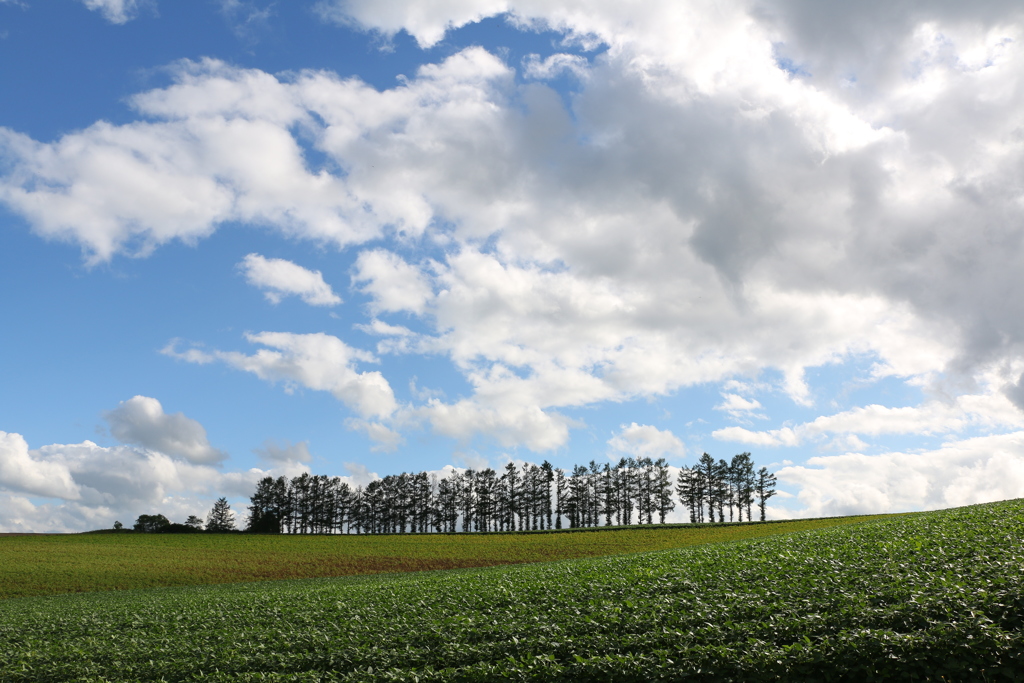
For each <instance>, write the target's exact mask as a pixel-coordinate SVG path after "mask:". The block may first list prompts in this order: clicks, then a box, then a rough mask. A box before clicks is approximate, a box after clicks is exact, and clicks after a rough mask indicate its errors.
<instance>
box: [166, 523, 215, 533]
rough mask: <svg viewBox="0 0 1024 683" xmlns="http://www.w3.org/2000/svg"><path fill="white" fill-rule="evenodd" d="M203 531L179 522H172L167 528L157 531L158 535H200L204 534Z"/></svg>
mask: <svg viewBox="0 0 1024 683" xmlns="http://www.w3.org/2000/svg"><path fill="white" fill-rule="evenodd" d="M202 531H203V530H202V529H197V528H196V527H194V526H191V525H188V524H178V523H177V522H171V523H170V524H168V525H167V526H163V527H160V528H159V529H157V530H156V532H157V533H158V534H198V533H202Z"/></svg>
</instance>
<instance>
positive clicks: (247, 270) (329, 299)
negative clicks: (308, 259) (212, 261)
mask: <svg viewBox="0 0 1024 683" xmlns="http://www.w3.org/2000/svg"><path fill="white" fill-rule="evenodd" d="M238 268H239V270H241V271H242V273H243V274H244V275H245V279H246V281H247V282H248V283H249V284H250V285H252V286H254V287H258V288H260V289H262V290H264V291H263V296H265V297H266V298H267V301H269V302H271V303H273V304H278V303H281V299H282V298H284V297H286V296H289V295H296V296H298V297H301V299H302V300H303V301H305V302H306V303H307V304H309V305H310V306H337V305H338V304H340V303H341V297H340V296H338V295H337V294H335V293H334V290H332V289H331V286H330V285H328V284H327V283H326V282H324V276H323V273H321V272H320V271H319V270H307V269H306V268H303V267H302V266H300V265H298V264H295V263H292V262H291V261H286V260H285V259H279V258H271V259H268V258H266V257H264V256H261V255H259V254H248V255H246V257H245V258H244V259H242V261H241V263H239V264H238Z"/></svg>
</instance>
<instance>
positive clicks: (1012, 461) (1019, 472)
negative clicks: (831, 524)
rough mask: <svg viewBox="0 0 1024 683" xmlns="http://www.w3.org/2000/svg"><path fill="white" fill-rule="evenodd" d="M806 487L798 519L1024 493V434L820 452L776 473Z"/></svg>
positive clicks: (934, 506) (955, 503)
mask: <svg viewBox="0 0 1024 683" xmlns="http://www.w3.org/2000/svg"><path fill="white" fill-rule="evenodd" d="M777 475H778V477H779V480H780V481H781V482H783V483H784V484H788V485H790V486H795V487H798V488H799V493H798V494H797V498H798V500H799V502H800V503H802V504H803V506H804V507H803V509H801V510H799V511H797V512H796V513H795V514H797V515H798V516H813V517H819V516H827V515H852V514H864V513H878V512H903V511H908V510H923V509H937V508H945V507H956V506H960V505H973V504H976V503H987V502H991V501H996V500H1006V499H1010V498H1019V497H1021V496H1024V432H1011V433H1008V434H1000V435H993V436H982V437H975V438H971V439H965V440H961V441H951V442H949V443H946V444H944V445H943V446H942V447H941V448H938V449H935V450H931V451H926V452H923V453H900V452H893V453H885V454H882V455H861V454H857V453H847V454H845V455H833V456H820V457H815V458H811V459H810V460H808V461H807V464H806V465H803V466H795V465H794V466H790V467H784V468H782V469H781V470H779V471H778V472H777Z"/></svg>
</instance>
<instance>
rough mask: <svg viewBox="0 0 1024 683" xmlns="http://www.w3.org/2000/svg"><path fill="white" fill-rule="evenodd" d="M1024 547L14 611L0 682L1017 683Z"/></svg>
mask: <svg viewBox="0 0 1024 683" xmlns="http://www.w3.org/2000/svg"><path fill="white" fill-rule="evenodd" d="M595 533H601V532H595ZM1022 541H1024V501H1019V500H1018V501H1009V502H1005V503H998V504H991V505H984V506H975V507H970V508H960V509H955V510H949V511H943V512H935V513H927V514H920V515H915V516H908V517H902V518H898V519H892V520H889V521H882V522H872V523H864V524H857V525H849V526H844V527H834V528H830V529H827V530H823V531H816V532H802V533H796V534H791V535H786V536H776V537H774V538H768V539H760V540H752V541H741V542H736V543H727V544H717V545H706V546H697V547H691V548H686V549H681V550H671V551H661V552H654V553H645V554H640V555H621V556H615V557H605V558H598V559H591V560H575V561H569V562H557V563H551V564H545V565H526V566H516V567H502V568H492V569H487V570H472V571H461V572H437V573H424V574H406V575H400V576H388V577H369V578H348V579H334V580H315V581H301V582H280V583H263V584H243V585H236V586H220V587H203V588H188V589H173V590H167V589H165V590H154V591H132V592H124V593H106V594H92V595H79V596H63V597H54V598H23V599H14V600H8V601H6V602H0V651H3V652H4V653H5V656H4V657H3V658H0V680H3V681H5V683H22V682H28V681H40V682H45V681H110V682H114V681H135V680H147V681H156V680H163V681H167V682H168V683H170V682H172V681H192V680H203V681H207V680H208V681H499V680H511V681H527V680H534V681H567V682H568V681H659V680H661V681H752V682H758V681H822V682H824V681H856V682H858V683H859V682H861V681H1021V680H1024V673H1022V672H1024V634H1022V627H1024V623H1022V617H1024V546H1022Z"/></svg>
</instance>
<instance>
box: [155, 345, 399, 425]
mask: <svg viewBox="0 0 1024 683" xmlns="http://www.w3.org/2000/svg"><path fill="white" fill-rule="evenodd" d="M246 339H247V340H248V341H249V342H251V343H253V344H260V345H262V346H264V347H266V348H263V349H260V350H259V351H257V352H256V353H255V354H253V355H251V356H247V355H245V354H244V353H240V352H237V351H211V352H206V351H203V350H200V349H188V350H186V351H184V352H179V351H178V350H177V349H176V348H175V346H174V345H173V342H172V344H171V345H168V347H166V348H165V349H164V350H163V353H164V354H166V355H169V356H172V357H174V358H178V359H180V360H184V361H187V362H190V363H208V362H212V361H215V360H217V361H221V362H224V363H227V364H228V365H231V366H232V367H235V368H237V369H239V370H244V371H246V372H251V373H253V374H254V375H256V376H257V377H259V378H260V379H264V380H267V381H269V382H284V383H285V388H286V390H287V391H292V390H294V389H295V388H296V387H300V386H301V387H306V388H308V389H313V390H316V391H329V392H330V393H331V394H333V395H334V396H335V398H337V399H338V400H339V401H341V402H342V403H344V404H345V405H347V406H348V407H349V408H351V409H352V410H354V411H356V412H357V413H358V414H360V415H361V416H363V417H387V416H388V415H391V414H392V413H393V412H394V411H395V409H396V408H397V403H396V402H395V395H394V392H393V391H392V390H391V385H390V384H388V381H387V380H386V379H384V376H383V375H381V373H380V372H378V371H376V370H374V371H371V372H358V371H357V370H356V369H355V367H354V366H355V364H356V363H357V362H365V363H372V362H375V360H376V359H375V358H374V357H373V355H372V354H370V353H367V352H366V351H360V350H359V349H354V348H352V347H351V346H348V345H347V344H345V342H343V341H341V340H340V339H338V338H337V337H333V336H331V335H328V334H323V333H317V334H292V333H289V332H260V333H259V334H247V335H246Z"/></svg>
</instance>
